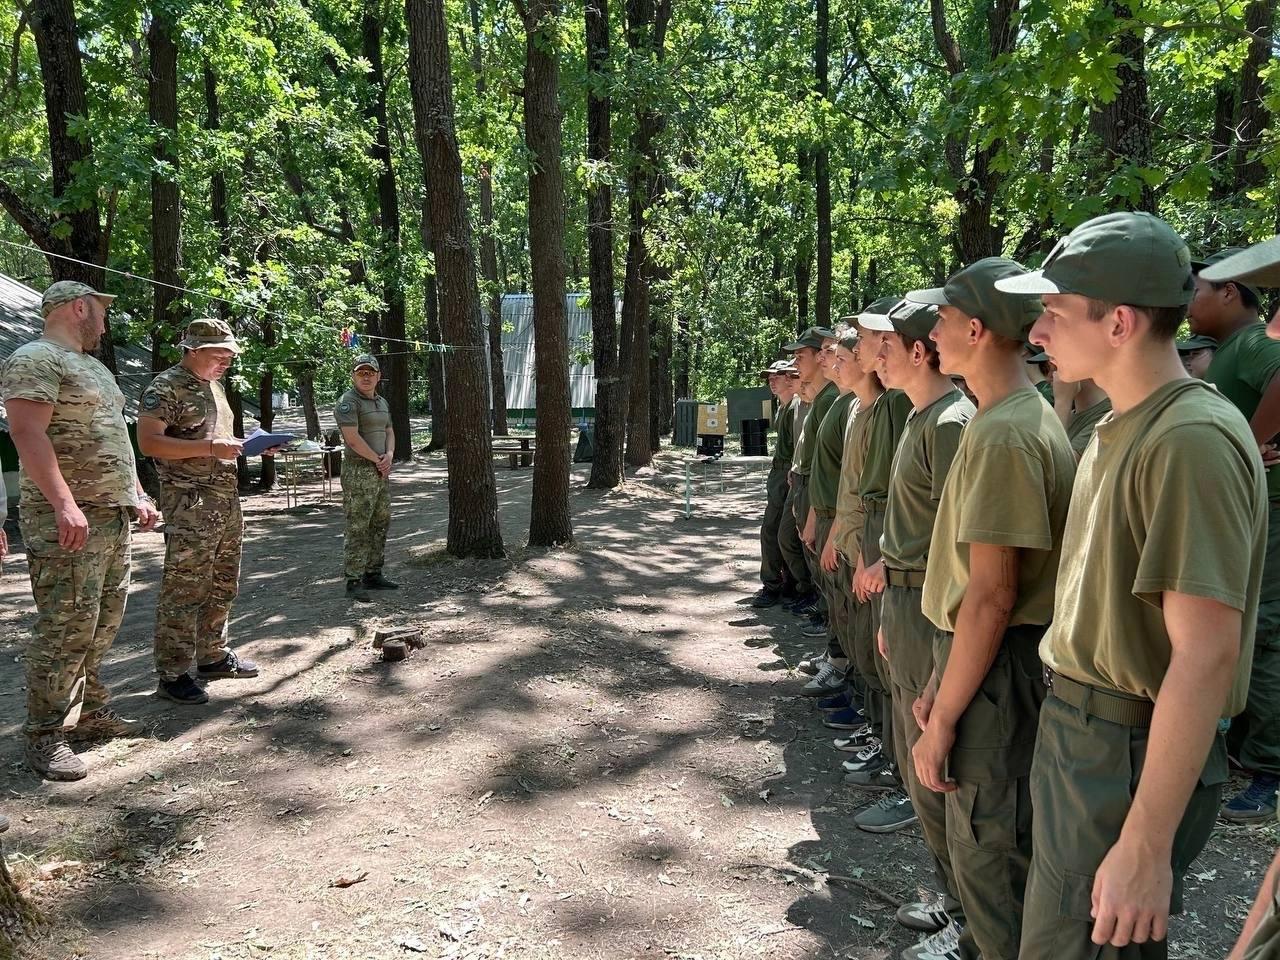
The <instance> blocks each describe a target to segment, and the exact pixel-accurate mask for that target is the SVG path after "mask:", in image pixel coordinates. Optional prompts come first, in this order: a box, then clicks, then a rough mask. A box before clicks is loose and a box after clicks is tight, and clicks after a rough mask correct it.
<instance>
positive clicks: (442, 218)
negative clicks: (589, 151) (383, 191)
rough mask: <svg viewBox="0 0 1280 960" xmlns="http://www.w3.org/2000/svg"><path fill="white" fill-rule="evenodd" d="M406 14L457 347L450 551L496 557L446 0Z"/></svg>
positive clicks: (452, 364) (430, 201) (432, 212)
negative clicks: (446, 22)
mask: <svg viewBox="0 0 1280 960" xmlns="http://www.w3.org/2000/svg"><path fill="white" fill-rule="evenodd" d="M405 21H406V23H407V24H408V28H409V83H410V88H411V90H412V94H413V116H414V134H415V140H416V142H417V145H418V153H419V155H420V156H421V157H422V166H423V177H424V180H425V182H426V183H428V184H430V187H431V189H430V193H429V196H428V198H427V207H428V220H429V221H430V224H431V239H432V254H433V255H434V257H435V264H436V281H437V289H438V295H439V300H440V305H441V307H442V309H441V311H440V327H441V334H442V338H443V340H444V342H445V343H448V344H451V345H453V346H454V348H455V349H453V350H451V351H450V352H448V353H446V354H445V355H444V356H445V371H446V378H447V379H446V383H447V385H448V389H449V395H448V398H447V404H448V406H447V409H448V418H449V430H448V443H447V446H446V448H445V450H446V456H447V458H448V463H449V529H448V537H447V549H448V551H449V553H450V554H452V555H453V556H456V557H464V556H484V557H500V556H503V555H504V550H503V545H502V529H501V527H500V526H499V524H498V495H497V487H496V484H495V482H494V478H493V441H492V439H491V437H490V435H489V426H490V424H489V416H488V404H487V403H486V402H485V371H484V353H483V351H484V350H485V349H486V348H485V345H484V342H483V338H482V335H481V331H480V325H479V323H478V322H477V321H478V318H479V313H480V294H479V291H478V290H477V288H476V273H475V254H474V252H473V247H472V244H471V227H470V224H469V223H468V222H467V197H466V193H465V192H464V190H463V186H462V158H461V156H460V155H459V153H458V137H457V132H456V130H455V125H454V123H455V122H454V106H453V78H452V75H451V74H450V66H449V39H448V33H447V27H446V25H445V16H444V0H406V2H405ZM566 442H567V437H566ZM538 455H539V456H541V451H539V452H538Z"/></svg>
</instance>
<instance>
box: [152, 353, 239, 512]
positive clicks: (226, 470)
mask: <svg viewBox="0 0 1280 960" xmlns="http://www.w3.org/2000/svg"><path fill="white" fill-rule="evenodd" d="M140 406H141V415H142V416H144V417H154V418H155V419H156V420H159V421H160V422H161V423H163V424H164V435H165V436H166V437H175V438H177V439H179V440H229V439H230V438H231V437H233V436H235V432H234V430H233V429H232V427H233V420H232V414H231V405H230V404H229V403H227V395H226V393H224V392H223V389H222V384H220V383H218V382H216V381H208V380H201V379H200V378H199V377H197V376H196V375H195V374H193V373H192V372H191V371H190V370H188V369H187V368H186V367H184V366H182V364H178V365H176V366H172V367H170V368H169V369H168V370H165V371H164V372H163V373H161V374H158V375H157V376H156V378H155V379H154V380H152V381H151V383H150V384H148V385H147V389H146V390H144V391H143V392H142V400H141V403H140ZM152 459H153V460H155V464H156V472H157V473H158V474H160V480H161V482H162V483H165V484H167V485H169V486H174V487H202V488H207V489H216V490H223V491H226V490H235V488H236V464H235V461H234V460H232V461H227V460H219V459H218V458H217V457H189V458H186V459H183V460H166V459H164V458H163V457H153V458H152Z"/></svg>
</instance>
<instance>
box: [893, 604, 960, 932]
mask: <svg viewBox="0 0 1280 960" xmlns="http://www.w3.org/2000/svg"><path fill="white" fill-rule="evenodd" d="M922 593H923V591H922V590H921V589H920V588H919V587H894V586H889V587H886V588H885V591H884V597H883V601H882V604H881V607H880V616H881V618H882V622H881V627H880V628H881V630H883V631H884V637H885V644H886V645H887V646H888V648H889V674H890V677H891V679H892V687H891V689H890V694H891V696H892V700H893V739H894V754H895V755H896V757H897V760H898V772H899V774H900V775H901V776H902V782H903V785H904V786H905V787H906V790H907V796H909V797H910V798H911V806H912V807H914V808H915V811H916V816H917V817H919V819H920V829H921V831H922V832H923V833H924V842H925V845H926V846H928V848H929V852H930V853H931V854H933V865H934V873H935V874H936V876H937V881H938V887H939V892H940V893H942V895H943V907H944V908H945V909H946V911H947V913H949V914H950V915H951V916H952V917H954V918H955V919H956V920H958V921H961V922H963V918H964V909H963V907H962V905H961V903H960V897H959V892H958V888H957V887H956V880H955V871H954V870H953V868H952V866H951V851H950V849H949V848H948V846H947V806H946V802H945V801H944V800H943V795H942V794H940V793H934V792H933V791H932V790H929V789H926V788H925V786H924V784H922V783H921V782H920V778H919V777H917V776H916V765H915V763H914V762H913V761H912V758H911V750H912V748H913V747H914V746H915V745H916V743H917V742H918V741H919V740H920V732H921V731H920V726H919V724H917V723H916V718H915V714H914V713H912V711H911V707H912V704H914V703H915V700H916V697H918V696H920V694H921V693H923V692H924V688H925V686H926V685H927V684H928V683H929V678H930V677H931V676H932V675H933V641H934V636H935V634H937V632H938V631H937V628H936V627H934V625H933V624H932V623H930V622H929V619H928V618H927V617H926V616H925V615H924V614H923V613H922V612H921V611H920V598H921V594H922Z"/></svg>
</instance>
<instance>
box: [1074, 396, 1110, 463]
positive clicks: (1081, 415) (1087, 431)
mask: <svg viewBox="0 0 1280 960" xmlns="http://www.w3.org/2000/svg"><path fill="white" fill-rule="evenodd" d="M1110 412H1111V398H1110V397H1103V398H1102V399H1101V400H1099V401H1098V402H1097V403H1095V404H1094V405H1093V406H1092V407H1085V408H1084V409H1083V410H1077V411H1076V412H1075V413H1073V414H1071V420H1070V422H1069V423H1068V424H1067V439H1068V440H1069V441H1070V442H1071V449H1072V450H1074V451H1075V452H1076V456H1077V457H1079V456H1081V455H1082V454H1083V453H1084V448H1085V447H1087V446H1088V445H1089V441H1090V440H1092V439H1093V428H1094V427H1096V426H1097V425H1098V421H1099V420H1101V419H1102V418H1103V417H1105V416H1106V415H1107V414H1108V413H1110Z"/></svg>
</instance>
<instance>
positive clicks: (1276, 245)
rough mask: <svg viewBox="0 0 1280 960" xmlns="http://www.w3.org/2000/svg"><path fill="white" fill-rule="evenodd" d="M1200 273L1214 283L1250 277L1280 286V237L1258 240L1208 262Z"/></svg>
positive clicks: (1261, 284) (1260, 283)
mask: <svg viewBox="0 0 1280 960" xmlns="http://www.w3.org/2000/svg"><path fill="white" fill-rule="evenodd" d="M1223 252H1224V253H1226V252H1228V251H1223ZM1200 276H1201V277H1203V278H1204V279H1205V280H1208V281H1209V282H1210V283H1223V282H1225V281H1227V280H1239V281H1242V282H1243V281H1246V280H1247V281H1249V282H1250V283H1256V284H1257V285H1258V286H1260V287H1280V237H1272V238H1271V239H1270V240H1263V241H1262V242H1261V243H1255V244H1254V245H1253V246H1251V247H1245V248H1244V249H1243V250H1241V251H1239V252H1238V253H1232V254H1231V255H1230V256H1228V257H1224V258H1223V259H1221V260H1215V261H1214V262H1212V263H1209V262H1208V261H1206V265H1205V266H1204V267H1203V268H1202V269H1201V270H1200Z"/></svg>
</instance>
